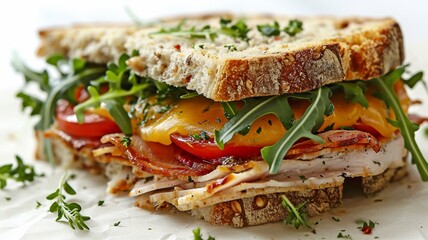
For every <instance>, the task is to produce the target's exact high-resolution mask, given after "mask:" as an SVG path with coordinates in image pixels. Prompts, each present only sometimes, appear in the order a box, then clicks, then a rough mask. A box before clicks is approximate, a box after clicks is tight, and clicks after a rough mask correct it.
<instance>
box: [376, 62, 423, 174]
mask: <svg viewBox="0 0 428 240" xmlns="http://www.w3.org/2000/svg"><path fill="white" fill-rule="evenodd" d="M406 67H407V66H402V67H399V68H397V69H395V70H394V71H391V72H389V73H388V74H386V75H384V76H382V77H380V78H375V79H373V81H374V83H375V84H376V85H377V86H378V88H379V89H380V91H381V93H382V99H383V100H384V101H385V103H386V105H387V106H388V107H390V108H391V109H392V110H393V111H394V113H395V118H396V120H392V119H388V122H389V123H390V124H392V125H393V126H394V127H397V128H398V129H400V132H401V134H402V135H403V138H404V146H405V147H406V149H407V150H409V151H410V152H411V153H412V163H414V164H416V166H417V168H418V171H419V174H420V176H421V178H422V180H423V181H428V163H427V161H426V160H425V158H424V156H423V154H422V152H421V150H420V149H419V146H418V144H417V143H416V140H415V131H417V130H418V129H419V126H418V125H417V124H415V123H412V122H411V121H410V120H409V118H408V117H407V115H406V113H404V111H403V109H402V108H401V104H400V101H399V100H398V97H397V95H396V94H395V91H394V84H395V83H396V82H397V81H398V80H400V79H401V78H402V75H403V73H404V72H405V70H406ZM410 79H412V78H410ZM420 79H421V78H420ZM415 84H416V83H415Z"/></svg>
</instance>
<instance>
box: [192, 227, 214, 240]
mask: <svg viewBox="0 0 428 240" xmlns="http://www.w3.org/2000/svg"><path fill="white" fill-rule="evenodd" d="M192 232H193V239H194V240H204V238H203V237H202V233H201V229H200V228H196V229H193V231H192ZM207 240H215V238H213V237H211V236H210V235H208V238H207Z"/></svg>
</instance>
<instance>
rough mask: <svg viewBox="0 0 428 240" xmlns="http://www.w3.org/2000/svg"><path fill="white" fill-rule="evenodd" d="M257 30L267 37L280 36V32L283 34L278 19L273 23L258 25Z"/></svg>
mask: <svg viewBox="0 0 428 240" xmlns="http://www.w3.org/2000/svg"><path fill="white" fill-rule="evenodd" d="M257 30H259V32H260V33H261V34H262V35H264V36H266V37H272V36H279V34H281V29H280V28H279V23H278V22H277V21H274V22H273V24H272V25H270V24H263V25H257Z"/></svg>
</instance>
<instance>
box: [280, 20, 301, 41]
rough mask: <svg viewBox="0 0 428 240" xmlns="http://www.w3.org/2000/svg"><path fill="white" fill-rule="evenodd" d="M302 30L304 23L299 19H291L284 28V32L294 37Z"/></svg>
mask: <svg viewBox="0 0 428 240" xmlns="http://www.w3.org/2000/svg"><path fill="white" fill-rule="evenodd" d="M301 31H303V23H302V22H301V21H299V20H297V19H294V20H290V21H289V22H288V26H287V27H285V28H284V32H286V33H287V34H288V35H290V36H291V37H294V36H295V35H296V34H298V33H299V32H301Z"/></svg>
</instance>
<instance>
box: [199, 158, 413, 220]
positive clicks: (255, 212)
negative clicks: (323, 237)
mask: <svg viewBox="0 0 428 240" xmlns="http://www.w3.org/2000/svg"><path fill="white" fill-rule="evenodd" d="M406 175H407V169H406V167H405V166H404V167H399V168H388V169H387V170H386V171H385V172H383V173H381V174H379V175H376V176H370V177H365V178H360V181H359V182H360V184H361V190H362V192H363V193H364V194H366V195H372V194H374V193H377V192H379V191H381V190H382V189H384V188H385V187H386V186H387V185H388V184H389V183H390V182H393V181H398V180H400V179H402V178H404V177H405V176H406ZM346 186H347V184H346V182H345V184H340V185H338V186H333V187H325V188H320V189H302V190H299V191H289V192H283V193H273V194H266V195H257V196H254V197H248V198H243V199H239V200H233V201H228V202H222V203H218V204H215V205H212V206H208V207H204V208H197V209H193V210H191V214H192V215H193V216H195V217H197V218H200V219H204V220H205V221H207V222H209V223H211V224H213V225H228V226H232V227H247V226H254V225H261V224H265V223H273V222H278V221H282V220H284V219H285V218H286V217H287V214H288V212H287V210H286V209H285V208H284V207H283V206H282V204H281V201H282V200H281V195H285V196H286V197H287V198H288V199H289V200H290V202H291V203H293V205H295V206H297V205H298V204H301V203H306V204H305V210H306V213H307V215H308V216H309V217H313V216H316V215H319V214H321V213H323V212H327V211H329V210H330V209H331V208H335V207H339V206H341V205H342V195H343V189H344V188H346Z"/></svg>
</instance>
